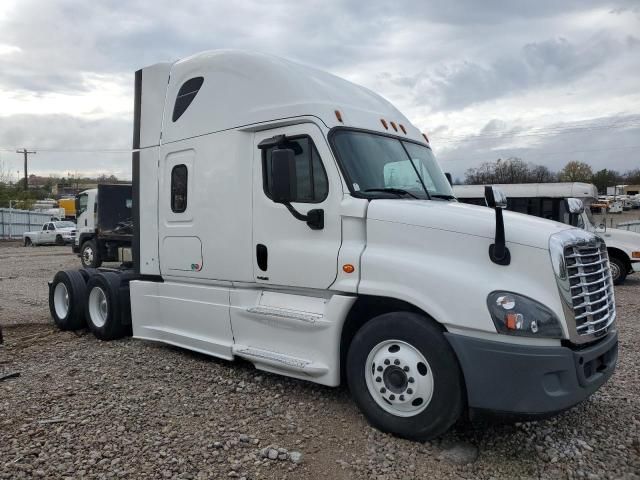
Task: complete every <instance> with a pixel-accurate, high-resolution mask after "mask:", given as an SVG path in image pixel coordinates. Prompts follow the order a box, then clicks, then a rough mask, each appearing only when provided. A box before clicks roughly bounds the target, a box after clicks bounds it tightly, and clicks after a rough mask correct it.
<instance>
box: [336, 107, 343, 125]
mask: <svg viewBox="0 0 640 480" xmlns="http://www.w3.org/2000/svg"><path fill="white" fill-rule="evenodd" d="M335 114H336V118H337V119H338V121H339V122H340V123H344V122H343V121H342V114H341V113H340V110H336V111H335Z"/></svg>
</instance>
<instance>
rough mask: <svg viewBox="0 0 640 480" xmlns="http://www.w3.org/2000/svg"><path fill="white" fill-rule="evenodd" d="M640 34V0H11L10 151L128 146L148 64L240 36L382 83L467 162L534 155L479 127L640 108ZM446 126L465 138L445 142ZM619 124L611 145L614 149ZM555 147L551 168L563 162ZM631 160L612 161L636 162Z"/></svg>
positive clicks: (5, 26)
mask: <svg viewBox="0 0 640 480" xmlns="http://www.w3.org/2000/svg"><path fill="white" fill-rule="evenodd" d="M638 32H640V10H639V9H638V6H637V1H636V0H605V1H601V0H567V1H564V2H557V1H556V0H539V1H536V2H524V1H506V0H487V1H484V2H482V3H481V4H479V3H478V2H477V1H475V0H460V1H456V2H451V1H448V0H429V1H419V2H416V1H415V0H413V1H409V0H398V1H396V2H389V1H387V0H370V1H367V2H362V1H360V0H308V1H304V2H299V1H295V0H272V1H269V2H264V1H262V0H243V1H242V2H229V1H227V0H211V1H207V2H202V1H201V0H182V1H180V2H175V1H172V0H157V1H155V2H153V3H149V2H148V1H147V0H96V1H92V2H82V1H80V0H50V1H46V2H42V1H38V0H3V2H2V5H0V63H1V66H2V67H1V68H0V148H3V147H4V148H9V149H10V150H11V149H13V148H14V147H22V146H27V147H30V148H31V147H45V146H50V147H51V148H54V147H55V148H63V147H66V146H68V145H83V148H94V149H105V148H109V147H110V146H116V145H117V148H121V147H122V146H125V147H128V146H129V143H130V138H131V131H130V128H131V127H130V118H131V114H132V111H131V106H132V95H133V88H132V84H133V72H134V71H135V70H137V69H138V68H140V67H142V66H145V65H149V64H153V63H156V62H159V61H168V60H169V61H170V60H175V59H178V58H181V57H184V56H186V55H190V54H192V53H194V52H197V51H201V50H206V49H215V48H239V49H247V50H258V51H262V52H266V53H271V54H275V55H280V56H284V57H287V58H291V59H293V60H297V61H299V62H302V63H305V64H309V65H313V66H316V67H319V68H323V69H326V70H329V71H331V72H333V73H336V74H339V75H341V76H344V77H346V78H348V79H350V80H353V81H356V82H358V83H361V84H363V85H365V86H367V87H369V88H372V89H373V90H375V91H377V92H379V93H381V94H382V95H383V96H385V97H386V98H388V99H389V100H391V101H392V102H393V103H394V104H396V105H397V106H398V107H399V108H400V109H401V110H402V111H403V112H405V113H406V114H407V115H408V116H409V118H411V119H412V120H413V121H414V123H415V124H416V125H417V126H418V127H420V128H423V129H425V130H426V131H427V132H428V133H429V135H430V137H432V139H433V141H434V146H437V147H436V148H440V150H441V154H442V155H441V157H442V158H443V161H448V160H447V159H452V164H453V165H458V164H459V165H462V163H461V162H459V161H455V162H454V161H453V160H455V158H454V157H455V156H461V155H462V156H464V157H466V158H485V157H486V156H487V155H488V156H493V155H495V154H496V153H499V154H501V155H502V154H506V153H508V152H507V150H508V151H512V150H510V149H512V148H516V147H517V148H529V149H530V150H521V151H520V153H522V155H523V156H526V155H529V156H532V157H534V156H535V155H536V151H535V148H537V147H536V145H533V143H529V144H527V145H522V144H521V143H517V142H516V143H514V140H513V139H514V137H513V136H511V137H508V136H506V135H503V137H504V138H503V139H502V140H501V141H500V142H496V143H491V142H487V141H486V140H485V142H484V143H482V142H475V143H472V142H470V140H469V139H468V138H467V137H469V136H470V135H477V134H478V133H479V132H482V133H485V134H486V133H488V132H507V131H508V132H510V133H512V134H513V133H514V132H520V131H528V130H530V129H532V128H541V127H549V128H551V126H553V125H558V124H565V123H570V122H575V121H577V120H581V121H582V120H593V119H598V118H606V119H608V120H607V121H609V120H612V121H613V120H615V119H616V118H619V119H623V118H626V116H628V115H629V114H630V113H633V112H635V113H637V112H638V111H639V110H640V108H639V107H640V96H639V94H638V89H637V78H638V76H639V75H640V41H639V40H638V37H639V36H640V34H638ZM491 119H496V120H495V121H491ZM483 129H484V130H483ZM445 135H448V136H449V138H456V139H457V140H456V141H455V142H453V141H451V142H449V143H447V144H446V145H444V144H440V145H442V147H439V146H438V145H439V144H438V140H439V138H444V136H445ZM615 135H617V133H616V134H612V135H611V138H612V140H611V142H609V143H608V144H607V145H609V146H611V147H614V146H615V145H616V143H615V141H617V140H614V139H613V138H614V137H615ZM563 138H564V139H565V140H563ZM616 138H617V137H616ZM576 139H577V137H571V138H570V137H567V136H566V134H559V135H558V137H557V139H556V140H555V141H557V142H558V143H557V144H555V143H552V141H551V136H549V137H545V139H544V142H543V141H540V143H539V146H540V147H539V148H540V149H542V148H543V147H544V148H545V149H547V150H548V149H549V148H552V149H554V150H564V151H566V150H567V149H570V148H573V150H576V148H575V146H574V147H572V146H571V145H570V143H571V142H572V141H576ZM520 140H522V138H521V139H520ZM520 140H518V141H520ZM618 140H620V139H618ZM580 141H581V142H586V144H588V145H591V144H592V142H595V141H596V140H595V139H589V138H580ZM620 141H622V140H620ZM624 141H626V140H624ZM603 145H604V144H603ZM443 147H446V148H443ZM600 147H601V148H606V146H602V145H601V146H600ZM456 148H457V150H456ZM594 148H595V147H594ZM500 149H502V150H500ZM505 149H506V150H505ZM540 151H542V150H540ZM612 151H613V150H612ZM615 152H618V153H620V152H619V151H617V150H616V151H615ZM454 154H455V155H454ZM2 155H3V158H4V157H5V156H6V155H11V154H10V153H6V152H5V153H2ZM36 157H37V158H38V159H37V160H36V159H35V157H34V160H33V162H34V168H42V171H53V170H59V171H65V170H66V169H70V170H71V169H74V170H75V169H78V170H83V169H86V170H87V171H89V170H100V169H108V168H113V169H115V170H118V171H120V172H125V171H127V170H128V169H129V166H128V162H129V157H128V156H123V157H122V158H120V157H117V156H116V155H113V154H108V155H107V154H96V155H93V156H90V155H85V154H69V155H61V154H54V153H53V152H51V153H50V154H49V153H46V152H44V151H42V153H38V154H37V155H36ZM116 157H117V158H116ZM554 158H555V159H549V161H550V162H551V164H552V165H550V166H552V167H554V165H555V164H559V163H561V162H562V159H560V158H559V157H558V156H556V157H554ZM625 158H626V157H625ZM625 158H622V157H621V156H620V155H617V154H616V155H615V156H614V155H612V156H611V161H619V162H620V165H623V166H624V165H627V164H628V160H626V159H625ZM525 159H526V158H525ZM545 161H546V160H545ZM594 161H595V160H594ZM597 161H600V160H597ZM625 162H626V163H625ZM623 166H618V167H615V168H619V169H624V167H623ZM554 168H555V167H554Z"/></svg>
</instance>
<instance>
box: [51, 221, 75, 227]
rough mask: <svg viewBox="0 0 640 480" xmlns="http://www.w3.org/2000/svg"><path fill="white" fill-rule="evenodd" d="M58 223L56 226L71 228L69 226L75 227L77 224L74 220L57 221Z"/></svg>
mask: <svg viewBox="0 0 640 480" xmlns="http://www.w3.org/2000/svg"><path fill="white" fill-rule="evenodd" d="M55 224H56V228H69V227H75V226H76V224H75V223H73V222H55Z"/></svg>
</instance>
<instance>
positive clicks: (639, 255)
mask: <svg viewBox="0 0 640 480" xmlns="http://www.w3.org/2000/svg"><path fill="white" fill-rule="evenodd" d="M631 258H640V252H631Z"/></svg>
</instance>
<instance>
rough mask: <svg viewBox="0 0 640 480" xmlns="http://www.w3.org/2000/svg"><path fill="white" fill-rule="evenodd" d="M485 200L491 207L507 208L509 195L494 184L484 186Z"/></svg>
mask: <svg viewBox="0 0 640 480" xmlns="http://www.w3.org/2000/svg"><path fill="white" fill-rule="evenodd" d="M484 200H485V202H487V207H489V208H507V196H506V195H505V194H504V192H503V191H502V190H500V189H499V188H496V187H494V186H486V187H484Z"/></svg>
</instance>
